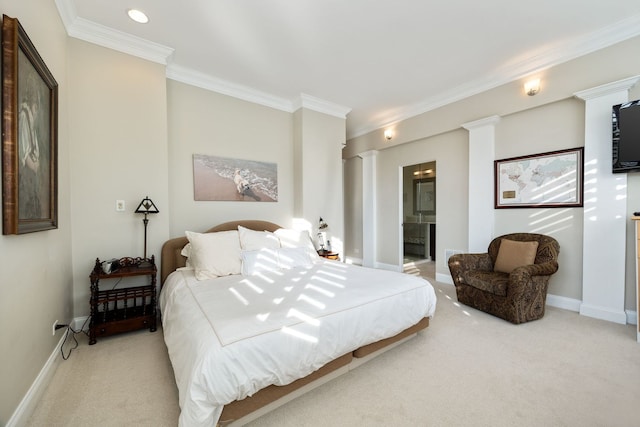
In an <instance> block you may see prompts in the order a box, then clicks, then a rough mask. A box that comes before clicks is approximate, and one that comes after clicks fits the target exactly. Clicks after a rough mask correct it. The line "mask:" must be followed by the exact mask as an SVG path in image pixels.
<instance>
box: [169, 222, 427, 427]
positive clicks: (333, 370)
mask: <svg viewBox="0 0 640 427" xmlns="http://www.w3.org/2000/svg"><path fill="white" fill-rule="evenodd" d="M239 225H241V226H243V227H246V228H250V229H252V230H257V231H275V230H277V229H278V228H281V227H280V226H279V225H277V224H274V223H271V222H267V221H251V220H248V221H232V222H227V223H224V224H220V225H218V226H215V227H213V228H211V229H209V230H207V232H208V233H211V232H216V231H228V230H237V229H238V226H239ZM187 243H188V240H187V238H186V237H178V238H174V239H171V240H168V241H167V242H166V243H165V244H164V245H163V246H162V266H161V271H160V277H161V283H164V281H165V280H166V278H167V276H168V275H169V274H170V273H171V272H173V271H175V270H176V269H177V268H178V267H184V265H185V262H186V258H185V257H184V256H182V255H181V254H180V251H181V250H182V248H183V247H184V245H186V244H187ZM428 326H429V318H426V317H425V318H424V319H422V320H421V321H420V322H418V323H416V324H415V325H413V326H411V327H409V328H407V329H405V330H404V331H402V332H400V333H399V334H398V335H395V336H393V337H390V338H386V339H383V340H380V341H377V342H375V343H372V344H369V345H366V346H363V347H360V348H358V349H356V350H354V351H353V352H351V353H347V354H345V355H343V356H341V357H339V358H337V359H335V360H333V361H331V362H329V363H327V364H326V365H324V366H323V367H322V368H320V369H318V370H317V371H315V372H314V373H312V374H310V375H308V376H306V377H304V378H300V379H298V380H296V381H294V382H292V383H290V384H287V385H285V386H276V385H271V386H269V387H266V388H264V389H262V390H260V391H258V392H257V393H255V394H254V395H253V396H251V397H247V398H245V399H243V400H236V401H235V402H231V403H230V404H228V405H225V407H224V409H223V410H222V415H221V417H220V420H219V421H218V427H236V426H241V425H244V424H246V423H248V422H250V421H253V420H255V419H256V418H258V417H260V416H262V415H264V414H266V413H267V412H269V411H272V410H274V409H276V408H278V407H280V406H282V405H284V404H285V403H287V402H290V401H291V400H293V399H295V398H296V397H299V396H301V395H303V394H305V393H307V392H309V391H311V390H313V389H314V388H317V387H319V386H321V385H322V384H325V383H327V382H329V381H330V380H332V379H334V378H337V377H339V376H340V375H342V374H345V373H347V372H349V371H350V370H352V369H355V368H357V367H358V366H360V365H362V364H363V363H365V362H367V361H369V360H370V359H372V358H374V357H376V356H378V355H379V354H382V353H384V352H385V351H387V350H390V349H392V348H393V347H395V346H397V345H399V344H401V343H402V342H404V341H406V340H408V339H409V338H411V337H414V336H415V335H416V334H417V333H418V331H420V330H422V329H425V328H426V327H428Z"/></svg>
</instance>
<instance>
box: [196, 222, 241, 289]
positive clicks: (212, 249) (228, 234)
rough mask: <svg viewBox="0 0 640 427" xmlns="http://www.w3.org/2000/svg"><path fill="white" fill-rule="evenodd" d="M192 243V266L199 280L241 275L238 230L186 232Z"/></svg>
mask: <svg viewBox="0 0 640 427" xmlns="http://www.w3.org/2000/svg"><path fill="white" fill-rule="evenodd" d="M185 234H186V235H187V239H189V243H191V254H190V256H189V260H190V261H191V262H190V264H191V265H192V266H193V268H194V269H195V276H196V279H198V280H206V279H213V278H216V277H219V276H228V275H231V274H240V272H241V270H242V262H241V259H240V239H239V237H238V231H237V230H231V231H218V232H215V233H194V232H193V231H187V232H185Z"/></svg>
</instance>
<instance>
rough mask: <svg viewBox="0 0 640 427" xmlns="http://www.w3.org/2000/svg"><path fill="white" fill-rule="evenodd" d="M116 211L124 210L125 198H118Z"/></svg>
mask: <svg viewBox="0 0 640 427" xmlns="http://www.w3.org/2000/svg"><path fill="white" fill-rule="evenodd" d="M116 211H118V212H124V200H116Z"/></svg>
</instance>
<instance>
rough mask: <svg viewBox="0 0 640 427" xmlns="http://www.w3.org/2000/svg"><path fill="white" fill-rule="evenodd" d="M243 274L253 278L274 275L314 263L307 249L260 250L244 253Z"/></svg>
mask: <svg viewBox="0 0 640 427" xmlns="http://www.w3.org/2000/svg"><path fill="white" fill-rule="evenodd" d="M241 256H242V274H243V275H245V276H253V275H255V274H257V273H261V272H270V273H274V272H277V271H278V270H282V269H287V270H288V269H291V268H295V267H306V268H308V267H311V266H312V265H313V262H312V260H311V258H310V257H309V252H308V250H307V248H277V249H273V248H271V249H268V248H266V249H260V250H257V251H242V255H241Z"/></svg>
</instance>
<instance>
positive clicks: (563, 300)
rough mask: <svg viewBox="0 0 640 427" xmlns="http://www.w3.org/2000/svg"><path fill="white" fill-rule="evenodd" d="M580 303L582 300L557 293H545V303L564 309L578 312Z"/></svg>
mask: <svg viewBox="0 0 640 427" xmlns="http://www.w3.org/2000/svg"><path fill="white" fill-rule="evenodd" d="M580 304H582V301H580V300H578V299H573V298H567V297H561V296H558V295H552V294H547V305H550V306H551V307H556V308H562V309H564V310H569V311H575V312H576V313H579V312H580Z"/></svg>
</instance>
